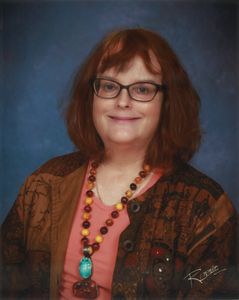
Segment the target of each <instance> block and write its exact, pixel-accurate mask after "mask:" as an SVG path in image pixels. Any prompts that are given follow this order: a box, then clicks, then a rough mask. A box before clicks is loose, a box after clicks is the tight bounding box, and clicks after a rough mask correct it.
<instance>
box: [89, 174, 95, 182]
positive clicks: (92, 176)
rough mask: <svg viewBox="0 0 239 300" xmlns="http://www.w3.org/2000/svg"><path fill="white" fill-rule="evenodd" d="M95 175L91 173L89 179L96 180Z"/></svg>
mask: <svg viewBox="0 0 239 300" xmlns="http://www.w3.org/2000/svg"><path fill="white" fill-rule="evenodd" d="M95 179H96V178H95V176H94V175H90V176H89V177H88V180H89V181H90V182H94V181H95Z"/></svg>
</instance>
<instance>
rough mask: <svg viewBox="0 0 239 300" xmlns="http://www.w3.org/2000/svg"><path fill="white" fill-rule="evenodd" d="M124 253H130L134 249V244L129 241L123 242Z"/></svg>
mask: <svg viewBox="0 0 239 300" xmlns="http://www.w3.org/2000/svg"><path fill="white" fill-rule="evenodd" d="M123 247H124V249H125V251H127V252H131V251H133V249H134V243H133V242H132V241H131V240H125V241H124V243H123Z"/></svg>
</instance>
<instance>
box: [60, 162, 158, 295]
mask: <svg viewBox="0 0 239 300" xmlns="http://www.w3.org/2000/svg"><path fill="white" fill-rule="evenodd" d="M89 167H90V164H89V165H88V169H87V172H86V176H85V179H84V181H85V182H84V188H83V189H82V192H81V195H80V199H79V201H78V206H77V210H76V213H75V217H74V220H73V223H72V228H71V232H70V236H69V241H68V246H67V250H66V256H65V262H64V268H63V272H62V277H61V287H60V291H59V292H60V299H61V300H63V299H68V300H70V299H79V298H76V297H74V296H73V293H72V286H73V284H74V283H75V282H77V281H80V280H81V277H80V275H79V271H78V267H79V263H80V260H81V258H82V245H81V238H82V236H81V233H80V231H81V229H82V222H83V220H82V212H83V208H84V199H85V192H86V184H85V183H86V179H87V177H88V174H89ZM161 174H162V173H161V172H160V170H157V171H156V172H154V173H153V176H152V177H151V179H150V180H149V182H148V183H147V185H146V186H145V187H144V188H143V189H142V190H140V191H139V193H135V195H134V197H136V196H139V195H141V194H143V193H144V192H145V191H146V190H147V189H149V188H150V187H151V186H152V185H154V183H155V182H156V181H157V180H158V179H159V178H160V176H161ZM113 208H114V205H106V204H104V203H103V202H102V201H100V200H99V199H98V198H97V197H96V196H94V202H93V204H92V211H91V219H90V222H91V226H90V235H89V239H90V241H92V240H93V239H94V238H95V236H96V235H97V234H98V233H99V228H100V227H101V225H100V224H102V225H103V224H104V222H105V220H106V219H108V218H109V215H110V213H111V212H112V210H113ZM129 223H130V222H129V217H128V213H127V210H126V209H125V210H123V211H122V212H120V217H119V218H117V219H115V220H114V225H113V226H112V227H110V229H109V232H108V233H107V234H106V235H105V236H104V240H103V242H102V243H101V244H100V250H99V251H96V252H95V253H94V254H93V255H92V257H91V259H92V262H93V275H92V277H91V278H92V280H94V281H95V282H96V283H97V285H98V286H99V297H98V298H97V299H100V300H108V299H111V285H112V279H113V272H114V267H115V262H116V257H117V251H118V243H119V237H120V234H121V232H123V231H124V230H125V229H126V227H127V226H128V225H129Z"/></svg>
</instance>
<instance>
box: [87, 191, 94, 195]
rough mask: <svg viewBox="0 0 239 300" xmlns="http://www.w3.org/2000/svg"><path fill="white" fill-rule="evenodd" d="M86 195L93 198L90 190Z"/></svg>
mask: <svg viewBox="0 0 239 300" xmlns="http://www.w3.org/2000/svg"><path fill="white" fill-rule="evenodd" d="M86 195H87V196H88V197H93V196H94V192H93V191H91V190H88V191H87V192H86Z"/></svg>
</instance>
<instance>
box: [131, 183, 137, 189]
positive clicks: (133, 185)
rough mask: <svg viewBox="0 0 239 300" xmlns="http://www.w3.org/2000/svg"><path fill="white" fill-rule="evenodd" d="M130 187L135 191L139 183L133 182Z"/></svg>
mask: <svg viewBox="0 0 239 300" xmlns="http://www.w3.org/2000/svg"><path fill="white" fill-rule="evenodd" d="M129 187H130V189H131V190H132V191H135V190H136V189H137V185H136V184H135V183H131V184H130V186H129Z"/></svg>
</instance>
